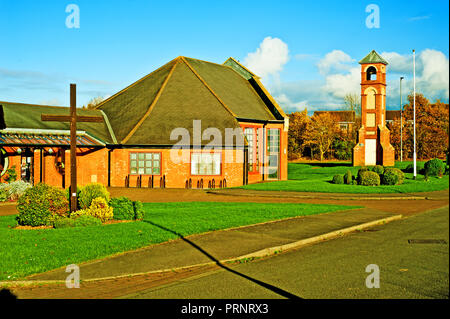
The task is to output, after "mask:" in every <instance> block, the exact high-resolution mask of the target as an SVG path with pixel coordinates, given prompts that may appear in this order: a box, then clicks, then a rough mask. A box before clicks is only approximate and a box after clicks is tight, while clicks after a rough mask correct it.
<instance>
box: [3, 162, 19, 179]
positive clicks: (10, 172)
mask: <svg viewBox="0 0 450 319" xmlns="http://www.w3.org/2000/svg"><path fill="white" fill-rule="evenodd" d="M4 179H5V181H7V182H8V183H12V182H14V181H15V180H16V179H17V172H16V165H13V166H11V168H8V169H7V170H6V175H5V177H4Z"/></svg>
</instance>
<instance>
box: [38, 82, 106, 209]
mask: <svg viewBox="0 0 450 319" xmlns="http://www.w3.org/2000/svg"><path fill="white" fill-rule="evenodd" d="M76 90H77V87H76V84H70V115H56V114H42V115H41V120H42V121H54V122H55V121H56V122H70V212H71V213H72V212H74V211H76V210H77V153H76V152H77V122H103V117H101V116H77V97H76Z"/></svg>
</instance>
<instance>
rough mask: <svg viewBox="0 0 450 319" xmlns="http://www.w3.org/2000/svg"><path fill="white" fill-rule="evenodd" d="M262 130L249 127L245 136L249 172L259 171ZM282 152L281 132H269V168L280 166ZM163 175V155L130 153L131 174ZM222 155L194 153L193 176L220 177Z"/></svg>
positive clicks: (192, 157) (192, 159)
mask: <svg viewBox="0 0 450 319" xmlns="http://www.w3.org/2000/svg"><path fill="white" fill-rule="evenodd" d="M261 131H262V130H258V129H257V128H253V127H247V128H245V129H244V135H245V137H246V138H247V141H248V150H249V152H248V171H249V172H258V171H259V166H260V165H259V143H260V138H261V137H260V135H261V133H260V132H261ZM279 152H280V130H279V129H268V130H267V155H268V156H269V166H274V167H275V166H278V156H279ZM160 173H161V153H157V152H149V153H144V152H139V153H130V174H133V175H159V174H160ZM220 174H221V154H220V153H193V154H192V156H191V175H220Z"/></svg>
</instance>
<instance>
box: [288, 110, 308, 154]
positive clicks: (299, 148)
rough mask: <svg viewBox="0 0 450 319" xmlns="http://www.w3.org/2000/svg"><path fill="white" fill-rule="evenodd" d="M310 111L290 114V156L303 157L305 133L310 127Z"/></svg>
mask: <svg viewBox="0 0 450 319" xmlns="http://www.w3.org/2000/svg"><path fill="white" fill-rule="evenodd" d="M308 123H309V117H308V111H307V110H306V108H305V110H304V111H302V112H293V113H291V114H289V132H288V151H289V155H290V156H292V155H294V154H295V155H299V156H301V155H302V152H303V148H304V142H305V133H306V129H307V127H308Z"/></svg>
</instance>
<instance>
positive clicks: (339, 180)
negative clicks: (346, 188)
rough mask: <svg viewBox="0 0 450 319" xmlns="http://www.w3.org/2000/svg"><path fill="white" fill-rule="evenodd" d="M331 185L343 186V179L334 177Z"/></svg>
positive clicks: (338, 176) (340, 176) (339, 176)
mask: <svg viewBox="0 0 450 319" xmlns="http://www.w3.org/2000/svg"><path fill="white" fill-rule="evenodd" d="M333 184H344V177H343V176H342V175H334V176H333Z"/></svg>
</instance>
